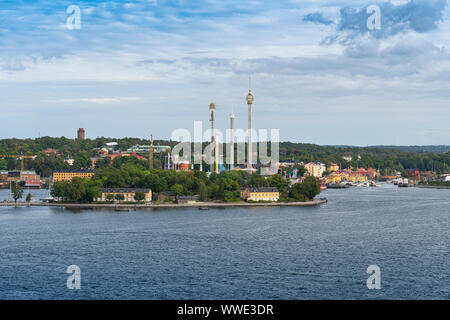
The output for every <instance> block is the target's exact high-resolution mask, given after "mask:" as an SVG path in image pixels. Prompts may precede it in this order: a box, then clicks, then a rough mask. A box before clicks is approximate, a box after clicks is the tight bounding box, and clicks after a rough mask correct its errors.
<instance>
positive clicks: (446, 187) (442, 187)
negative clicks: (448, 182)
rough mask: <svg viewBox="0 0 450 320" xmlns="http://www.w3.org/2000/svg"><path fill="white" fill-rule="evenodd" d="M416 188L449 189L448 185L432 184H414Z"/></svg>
mask: <svg viewBox="0 0 450 320" xmlns="http://www.w3.org/2000/svg"><path fill="white" fill-rule="evenodd" d="M415 187H416V188H423V189H450V186H432V185H426V184H425V185H420V184H418V185H415Z"/></svg>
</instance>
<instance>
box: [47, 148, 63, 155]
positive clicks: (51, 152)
mask: <svg viewBox="0 0 450 320" xmlns="http://www.w3.org/2000/svg"><path fill="white" fill-rule="evenodd" d="M44 152H45V154H46V155H47V156H51V155H52V154H53V155H55V156H56V157H57V156H59V155H60V153H59V151H58V150H56V149H50V148H49V149H46V150H44Z"/></svg>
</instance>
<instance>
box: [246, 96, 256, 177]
mask: <svg viewBox="0 0 450 320" xmlns="http://www.w3.org/2000/svg"><path fill="white" fill-rule="evenodd" d="M246 100H247V105H248V148H247V151H248V154H247V168H248V169H252V168H253V166H252V164H253V161H252V157H253V151H252V105H253V101H254V97H253V94H252V89H251V87H250V89H249V91H248V95H247V98H246Z"/></svg>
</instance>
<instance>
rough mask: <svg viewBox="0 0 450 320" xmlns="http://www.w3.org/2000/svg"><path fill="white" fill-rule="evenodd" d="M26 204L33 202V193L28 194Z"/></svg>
mask: <svg viewBox="0 0 450 320" xmlns="http://www.w3.org/2000/svg"><path fill="white" fill-rule="evenodd" d="M25 201H26V202H31V193H29V194H27V198H26V200H25Z"/></svg>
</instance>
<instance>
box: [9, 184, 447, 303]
mask: <svg viewBox="0 0 450 320" xmlns="http://www.w3.org/2000/svg"><path fill="white" fill-rule="evenodd" d="M40 192H42V191H40ZM324 195H325V196H327V197H328V198H329V203H328V204H325V205H321V206H319V207H314V208H306V207H305V208H277V209H274V208H268V209H259V208H258V209H242V208H233V209H231V208H230V209H228V208H227V209H211V210H209V211H200V210H197V209H182V210H181V209H175V210H174V209H171V210H141V211H136V212H134V211H130V212H114V211H110V210H95V211H92V210H83V211H70V210H65V209H57V208H40V207H39V208H37V207H33V208H1V207H0V298H2V299H61V298H62V299H74V298H76V299H87V298H94V299H449V298H450V274H449V270H450V268H449V267H450V256H449V252H450V239H449V238H450V236H449V226H450V224H449V221H450V210H449V208H450V190H432V189H418V188H408V189H407V188H404V189H401V188H397V187H394V186H389V185H383V186H382V187H381V188H352V189H348V190H327V191H326V192H325V193H324ZM40 196H41V195H37V196H36V197H40ZM44 196H45V194H44ZM7 197H8V191H7V190H3V191H1V192H0V200H1V199H2V198H7ZM374 264H375V265H378V266H379V267H380V268H381V286H382V287H381V290H368V289H367V287H366V280H367V278H368V277H369V275H368V274H367V273H366V270H367V267H368V266H369V265H374ZM69 265H78V266H79V267H80V268H81V290H68V289H67V287H66V280H67V277H68V276H69V275H68V274H66V268H67V267H68V266H69Z"/></svg>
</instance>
